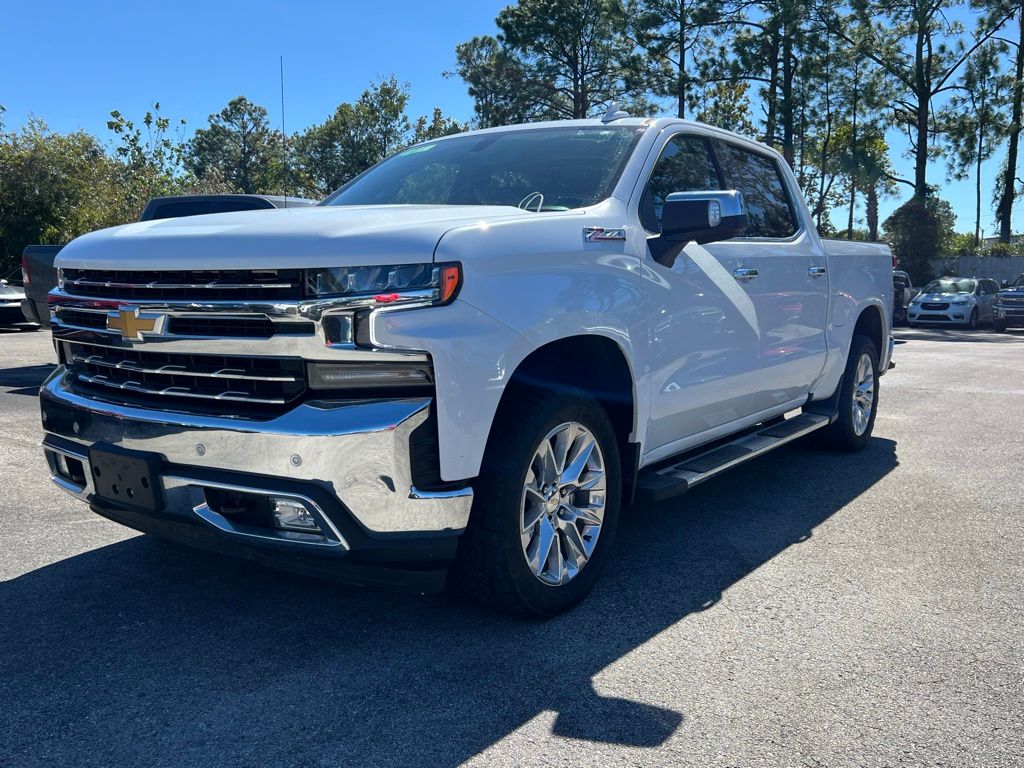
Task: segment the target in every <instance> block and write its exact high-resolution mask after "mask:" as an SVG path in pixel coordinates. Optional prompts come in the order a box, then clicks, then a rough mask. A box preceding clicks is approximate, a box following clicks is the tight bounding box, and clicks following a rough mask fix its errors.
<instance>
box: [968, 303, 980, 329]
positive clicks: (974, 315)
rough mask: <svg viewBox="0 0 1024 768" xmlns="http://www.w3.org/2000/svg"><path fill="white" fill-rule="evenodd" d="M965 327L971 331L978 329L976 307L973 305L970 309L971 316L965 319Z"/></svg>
mask: <svg viewBox="0 0 1024 768" xmlns="http://www.w3.org/2000/svg"><path fill="white" fill-rule="evenodd" d="M967 327H968V328H970V329H971V330H972V331H976V330H978V308H977V307H975V308H974V309H972V310H971V318H970V320H968V321H967Z"/></svg>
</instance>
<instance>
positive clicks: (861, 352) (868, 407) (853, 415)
mask: <svg viewBox="0 0 1024 768" xmlns="http://www.w3.org/2000/svg"><path fill="white" fill-rule="evenodd" d="M877 412H878V350H877V349H875V343H874V342H873V341H871V339H869V338H868V337H867V336H861V335H856V336H854V337H853V341H852V342H851V343H850V356H849V357H848V358H847V360H846V371H845V372H844V373H843V380H842V381H841V382H840V383H839V414H838V416H837V418H836V420H835V421H834V422H832V424H830V425H829V426H827V427H825V428H824V429H823V430H821V432H820V435H821V438H822V440H823V441H824V443H825V445H826V446H828V447H829V448H835V449H837V450H841V451H859V450H861V449H862V448H864V447H865V446H866V445H867V444H868V440H869V439H870V438H871V432H872V430H874V428H875V414H876V413H877Z"/></svg>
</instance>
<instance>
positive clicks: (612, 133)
mask: <svg viewBox="0 0 1024 768" xmlns="http://www.w3.org/2000/svg"><path fill="white" fill-rule="evenodd" d="M642 132H643V129H642V128H637V127H635V126H633V127H631V126H594V127H589V126H588V127H584V128H529V129H525V130H515V131H498V132H494V133H469V134H466V135H464V136H455V137H452V138H448V139H444V140H441V141H434V142H429V143H426V144H418V145H416V146H415V147H410V148H409V149H407V150H405V151H404V152H399V153H398V154H397V155H393V156H392V157H390V158H388V159H387V160H385V161H383V162H382V163H379V164H378V165H376V166H374V167H373V168H371V169H370V170H368V171H366V173H364V174H362V175H361V176H357V177H356V178H355V179H353V180H352V181H350V182H349V183H348V184H346V185H345V186H344V187H342V188H341V189H339V190H338V191H337V192H335V193H334V195H332V196H331V197H330V198H328V199H327V200H325V201H324V204H325V205H397V204H403V203H405V204H409V203H416V204H420V205H511V206H518V207H520V208H523V209H528V210H531V211H558V210H567V209H569V208H580V207H583V206H587V205H593V204H594V203H598V202H600V201H601V200H604V199H605V198H607V197H608V196H609V195H611V193H612V189H613V188H614V187H615V182H616V181H618V178H619V174H620V173H621V172H622V168H623V167H624V166H625V164H626V160H627V159H628V158H629V155H630V153H631V152H632V151H633V147H634V146H635V144H636V141H637V139H638V138H639V137H640V134H641V133H642Z"/></svg>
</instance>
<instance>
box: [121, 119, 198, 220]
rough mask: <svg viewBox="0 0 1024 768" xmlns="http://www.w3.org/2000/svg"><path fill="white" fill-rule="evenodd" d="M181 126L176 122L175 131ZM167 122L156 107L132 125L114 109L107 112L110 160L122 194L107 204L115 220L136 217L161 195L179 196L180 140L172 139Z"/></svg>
mask: <svg viewBox="0 0 1024 768" xmlns="http://www.w3.org/2000/svg"><path fill="white" fill-rule="evenodd" d="M184 125H185V121H184V120H180V121H179V122H178V126H179V129H181V128H183V127H184ZM170 126H171V121H170V119H169V118H167V117H164V116H163V115H161V114H160V104H159V103H156V104H154V105H153V110H152V111H148V112H146V114H145V115H144V116H143V118H142V125H141V126H136V125H135V123H134V122H133V121H132V120H129V119H128V118H126V117H125V116H124V115H122V114H121V113H120V112H118V111H117V110H114V111H113V112H111V113H110V120H108V121H107V128H108V129H109V130H110V131H111V132H112V133H113V134H114V137H115V140H116V143H115V144H114V147H113V151H114V157H115V158H116V159H117V160H119V161H120V163H119V166H120V167H119V168H118V175H119V177H120V187H121V190H122V193H121V195H120V197H119V199H118V200H117V201H111V202H112V203H114V204H115V207H116V208H117V209H118V211H119V216H118V218H123V219H124V220H125V221H131V220H133V219H136V218H138V216H139V215H140V214H141V213H142V209H143V208H145V207H146V203H147V201H149V200H150V199H152V198H154V197H160V196H163V195H175V194H180V193H181V190H182V160H183V154H184V148H183V145H182V143H181V141H180V138H178V137H175V136H172V135H171V134H170V133H169V131H170Z"/></svg>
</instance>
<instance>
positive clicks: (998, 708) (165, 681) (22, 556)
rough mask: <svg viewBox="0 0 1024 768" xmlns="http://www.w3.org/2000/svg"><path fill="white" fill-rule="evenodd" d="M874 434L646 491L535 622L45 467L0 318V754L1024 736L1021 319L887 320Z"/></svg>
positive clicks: (103, 756) (754, 746) (525, 753)
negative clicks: (84, 494) (87, 501)
mask: <svg viewBox="0 0 1024 768" xmlns="http://www.w3.org/2000/svg"><path fill="white" fill-rule="evenodd" d="M897 336H898V338H899V341H900V344H899V346H897V349H896V356H895V360H896V363H897V368H896V369H895V370H893V371H891V372H890V373H889V374H888V375H887V376H886V377H885V378H884V379H883V381H882V387H881V403H880V411H879V416H878V421H877V425H876V427H875V436H874V438H873V440H872V442H871V445H870V446H869V448H868V449H867V450H866V451H864V452H863V453H860V454H856V455H838V454H831V453H820V452H816V451H815V450H814V448H813V447H812V446H811V445H808V444H797V445H795V446H791V447H788V448H784V449H782V450H780V451H777V452H775V453H773V454H770V455H768V456H766V457H764V458H762V459H759V460H757V461H756V462H753V463H752V464H749V465H747V466H745V467H741V468H740V469H738V470H736V471H734V472H732V473H730V474H727V475H725V476H723V477H722V478H719V479H717V480H713V481H711V482H709V483H707V484H705V485H702V486H700V487H699V488H696V489H694V490H693V491H692V492H691V493H689V494H687V495H686V496H683V497H681V498H679V499H677V500H673V501H671V502H668V503H664V504H661V505H658V506H654V507H647V508H638V509H634V510H633V511H632V512H631V513H630V514H629V515H627V516H626V517H625V519H624V523H623V525H622V528H621V532H620V536H619V541H618V551H617V556H616V558H615V559H614V561H613V563H612V564H611V565H610V566H609V568H608V570H607V571H606V572H605V575H604V577H603V579H602V581H601V582H600V584H599V585H598V587H597V589H596V590H595V592H594V593H593V594H592V595H591V597H590V598H589V599H588V600H587V601H586V602H585V603H584V604H583V605H582V606H580V607H579V608H577V609H576V610H574V611H572V612H570V613H569V614H567V615H564V616H562V617H560V618H557V619H554V620H551V621H547V622H521V621H516V620H513V619H509V618H505V617H501V616H496V615H494V614H491V613H488V612H485V611H483V610H479V609H477V608H475V607H472V606H468V605H465V604H463V603H462V602H459V601H454V600H452V599H450V598H445V597H442V596H429V597H419V596H407V595H393V594H382V593H371V592H362V591H356V590H352V589H348V588H345V587H341V586H338V585H335V584H332V583H328V582H321V581H315V580H312V579H308V578H303V577H299V576H293V575H290V574H285V573H280V572H276V571H270V570H265V569H262V568H260V567H258V566H255V565H250V564H248V563H243V562H236V561H234V560H224V559H220V558H218V557H216V556H213V555H208V554H204V553H198V552H194V551H191V550H188V549H183V548H180V547H177V546H175V545H171V544H168V543H164V542H161V541H159V540H157V539H154V538H152V537H149V536H141V535H138V534H136V533H134V532H133V531H130V530H128V529H125V528H121V527H119V526H117V525H115V524H113V523H110V522H107V521H105V520H103V519H101V518H99V517H97V516H95V515H93V514H92V513H90V512H89V510H88V509H87V508H86V507H85V506H84V505H82V504H80V503H78V502H75V501H73V500H72V499H70V498H69V497H67V496H64V495H62V494H61V493H60V492H59V491H57V490H56V489H55V488H53V487H52V486H51V484H50V481H49V479H48V476H47V470H46V465H45V462H44V460H43V457H42V453H41V451H40V449H39V441H40V437H41V435H40V425H39V418H38V410H37V405H36V401H35V398H34V394H35V390H36V389H37V388H38V385H39V383H40V382H41V381H42V380H43V378H44V377H45V375H46V374H47V372H48V371H49V370H50V369H51V367H52V363H53V351H52V348H51V347H50V341H49V333H48V332H45V331H39V332H31V331H29V332H17V331H9V332H8V331H4V330H2V329H0V430H2V434H3V436H4V438H5V440H4V444H3V447H2V449H0V478H2V480H0V489H2V493H0V552H2V554H0V765H10V766H19V767H20V766H34V765H54V764H62V765H75V766H91V765H150V766H156V765H168V766H210V765H251V766H271V765H305V766H310V765H342V764H345V765H374V766H389V765H394V766H407V765H424V766H427V765H430V766H432V765H439V766H446V765H457V764H461V763H463V762H469V763H471V764H475V765H510V766H511V765H595V766H597V765H600V766H609V765H676V766H691V765H692V766H743V767H744V768H747V767H748V766H772V767H773V768H774V767H778V766H797V765H799V766H804V765H807V766H892V765H915V766H916V765H929V766H932V765H935V766H939V765H942V766H997V765H1006V766H1009V765H1020V764H1022V762H1024V693H1022V691H1024V610H1022V597H1024V586H1022V579H1021V574H1022V573H1024V546H1022V543H1021V542H1022V541H1024V523H1022V517H1024V467H1022V457H1024V430H1022V426H1024V332H1021V331H1017V332H1014V333H1008V334H995V333H991V332H988V331H984V330H983V331H978V332H961V331H952V330H949V331H947V330H920V329H919V330H898V331H897Z"/></svg>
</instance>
